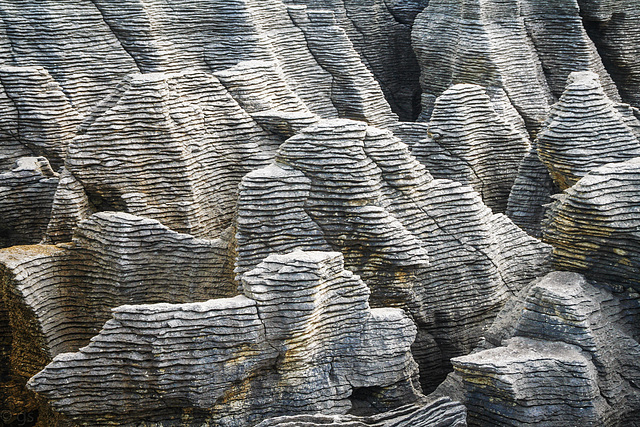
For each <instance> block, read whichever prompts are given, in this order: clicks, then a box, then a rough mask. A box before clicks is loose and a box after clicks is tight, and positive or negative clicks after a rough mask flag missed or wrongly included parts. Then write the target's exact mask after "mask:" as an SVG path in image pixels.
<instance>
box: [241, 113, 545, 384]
mask: <svg viewBox="0 0 640 427" xmlns="http://www.w3.org/2000/svg"><path fill="white" fill-rule="evenodd" d="M237 221H238V233H237V240H238V258H237V262H236V265H237V267H236V272H237V273H238V275H239V277H242V276H243V275H244V274H245V273H246V272H247V271H250V270H251V269H252V268H254V267H255V266H256V265H257V264H258V263H260V262H261V260H263V259H264V258H265V257H267V256H268V255H269V254H271V253H286V252H287V251H290V250H293V249H296V248H299V249H303V250H339V251H341V252H342V253H343V254H344V257H345V265H346V266H347V267H348V268H349V269H352V270H353V271H355V272H356V273H357V274H360V275H361V276H362V277H363V280H364V281H365V282H366V283H367V285H368V286H370V287H371V289H372V304H373V305H374V306H389V305H392V306H398V307H403V308H405V309H406V310H407V311H408V313H409V314H410V315H411V316H412V318H413V319H414V320H415V322H416V323H417V325H418V328H419V332H418V337H417V339H416V343H415V344H414V355H415V356H416V359H417V360H418V362H419V363H420V364H421V371H422V372H423V376H422V378H421V379H422V381H423V385H424V386H425V387H426V388H430V387H433V386H434V385H435V384H437V382H438V381H439V380H441V379H442V378H443V377H444V375H445V373H446V371H447V370H448V369H449V368H448V359H449V358H450V357H453V356H456V355H461V354H465V353H468V352H469V351H471V349H472V348H473V347H474V346H475V345H476V344H477V342H478V340H479V337H480V336H481V335H482V329H483V326H485V325H487V324H489V323H490V322H491V321H492V319H493V316H494V315H495V314H496V313H497V311H498V310H499V309H500V308H501V306H502V304H503V302H504V301H505V300H506V299H507V298H508V296H509V295H510V294H511V293H512V292H516V291H517V290H519V289H520V288H521V287H522V286H524V285H525V284H526V283H528V282H529V281H530V280H531V279H533V278H534V277H536V276H537V275H539V274H542V273H543V272H545V271H546V268H547V267H546V265H547V262H548V258H549V252H550V248H549V247H548V246H547V245H544V244H541V243H540V242H539V241H537V240H535V239H533V238H530V237H529V236H527V235H526V234H525V233H523V232H522V231H520V230H519V229H518V228H517V227H516V226H514V225H513V224H512V223H511V222H510V221H509V220H508V219H507V218H506V217H504V216H503V215H494V214H492V213H491V211H490V210H489V209H488V208H487V207H486V206H485V205H483V204H482V202H481V201H480V199H479V197H478V196H477V194H476V193H474V192H473V190H472V189H471V188H470V187H466V186H463V185H461V184H459V183H455V182H453V181H445V180H434V179H433V178H432V177H431V176H430V175H429V173H428V172H427V171H426V170H425V168H424V166H423V165H421V164H420V163H419V162H417V161H416V160H415V158H413V157H412V156H411V155H410V154H409V152H408V149H407V147H406V145H404V144H403V143H401V142H400V141H399V140H398V139H397V138H395V137H394V136H393V135H392V134H391V132H389V131H381V130H379V129H376V128H373V127H367V126H366V124H364V123H360V122H354V121H348V120H326V121H320V122H319V123H318V124H317V125H314V126H312V127H310V128H308V129H306V130H304V131H303V132H302V133H300V134H298V135H296V136H294V137H292V138H289V139H288V140H287V141H286V142H285V143H284V144H283V145H281V147H280V150H279V152H278V155H277V157H276V161H275V162H274V163H273V164H272V165H270V166H268V167H266V168H263V169H259V170H257V171H254V172H251V173H250V174H248V175H247V176H246V177H245V178H244V179H243V181H242V183H241V187H240V197H239V202H238V219H237Z"/></svg>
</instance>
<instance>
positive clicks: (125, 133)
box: [65, 71, 277, 238]
mask: <svg viewBox="0 0 640 427" xmlns="http://www.w3.org/2000/svg"><path fill="white" fill-rule="evenodd" d="M275 141H277V139H276V138H275V136H272V135H269V134H267V133H266V132H265V131H264V130H263V129H262V128H260V126H258V125H257V124H256V123H255V122H254V121H253V120H252V119H251V117H250V116H249V115H248V114H247V113H246V112H245V111H244V110H242V109H241V108H240V106H238V104H237V103H236V102H235V100H234V99H233V98H232V97H231V96H230V95H229V94H228V92H227V91H226V89H225V88H224V86H222V84H220V82H219V81H218V80H217V79H216V78H215V77H213V76H212V75H210V74H206V73H201V72H191V71H186V72H183V73H178V74H164V73H152V74H138V75H133V76H131V77H130V78H128V79H126V80H125V81H124V82H123V83H122V84H121V85H120V86H118V90H117V91H116V92H114V93H113V94H111V96H109V97H108V98H106V99H105V100H104V101H103V102H102V103H100V104H99V105H98V106H97V108H96V109H95V110H93V111H92V112H91V114H90V115H89V116H88V117H87V118H86V120H85V121H84V122H83V124H82V126H81V127H80V130H79V135H78V136H77V137H76V138H75V139H74V140H73V142H72V143H71V145H70V146H69V153H68V158H67V162H66V164H65V166H66V168H67V170H68V171H69V172H70V173H71V174H72V175H73V176H74V177H75V179H76V180H78V182H79V183H80V184H81V185H82V186H83V188H84V190H85V191H86V193H87V195H88V197H89V199H90V200H91V201H92V203H93V204H94V205H96V208H97V209H98V210H116V211H124V212H128V213H131V214H134V215H142V216H148V217H150V218H153V219H157V220H158V221H160V222H162V223H163V224H164V225H166V226H168V227H170V228H172V229H173V230H176V231H179V232H185V233H190V234H192V235H194V236H196V237H209V238H215V237H217V236H218V235H219V233H221V232H222V230H224V229H226V228H227V227H229V226H230V225H231V220H232V217H233V212H234V206H235V199H236V197H237V185H238V182H239V181H240V179H241V178H242V176H243V175H244V174H246V173H247V172H249V171H250V170H252V169H255V168H256V167H259V166H261V165H264V164H266V163H267V161H268V159H269V158H270V156H269V155H268V153H267V152H268V151H269V149H270V147H271V146H272V145H274V144H276V142H275Z"/></svg>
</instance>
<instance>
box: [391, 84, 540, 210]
mask: <svg viewBox="0 0 640 427" xmlns="http://www.w3.org/2000/svg"><path fill="white" fill-rule="evenodd" d="M414 126H419V124H413V123H412V124H402V125H399V126H397V127H395V128H393V130H394V132H395V131H396V129H398V132H397V135H398V136H401V135H402V134H404V135H407V134H411V133H412V132H411V131H410V130H409V129H410V128H411V127H414ZM403 129H404V130H405V132H403ZM404 135H403V136H404ZM418 135H419V134H418ZM419 138H420V139H419V140H418V141H412V142H413V143H412V144H411V154H413V155H414V156H415V157H416V159H418V160H419V161H420V163H422V164H424V165H425V166H426V167H427V170H429V172H431V174H432V175H433V176H434V177H436V178H442V179H450V180H453V181H458V182H461V183H464V184H467V185H471V186H472V187H473V189H474V190H476V191H477V192H478V194H480V196H481V197H482V201H483V202H484V203H485V204H486V205H487V206H488V207H490V208H491V209H492V210H493V211H494V212H504V211H505V209H506V207H507V200H508V198H509V193H510V191H511V187H512V185H513V182H514V180H515V178H516V176H517V174H518V167H519V165H520V163H521V161H522V159H523V158H524V156H525V154H526V153H527V151H528V149H529V147H530V145H531V144H530V141H529V139H528V136H527V134H526V132H524V131H523V130H521V129H519V128H518V127H517V126H513V124H512V123H511V122H509V121H508V120H507V119H506V118H504V117H503V116H502V114H501V112H500V111H496V109H495V108H494V105H493V104H492V103H491V100H490V98H489V96H488V95H487V94H486V93H485V89H484V88H482V87H481V86H477V85H468V84H459V85H454V86H452V87H451V88H449V89H447V90H446V91H445V92H444V93H443V94H442V95H440V96H439V97H438V99H437V100H436V103H435V106H434V110H433V114H432V115H431V119H430V121H429V125H428V128H427V129H426V132H425V133H424V134H423V135H419ZM401 139H404V138H402V137H401ZM408 139H413V138H411V136H409V138H408ZM407 143H410V142H409V141H407ZM434 145H435V146H436V147H434Z"/></svg>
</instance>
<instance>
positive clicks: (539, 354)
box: [453, 272, 640, 426]
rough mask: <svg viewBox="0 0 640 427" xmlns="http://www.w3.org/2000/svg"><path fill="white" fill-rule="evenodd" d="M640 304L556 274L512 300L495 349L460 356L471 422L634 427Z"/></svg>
mask: <svg viewBox="0 0 640 427" xmlns="http://www.w3.org/2000/svg"><path fill="white" fill-rule="evenodd" d="M639 315H640V304H639V303H638V300H637V298H635V297H634V295H633V294H629V293H627V292H614V293H612V292H611V290H610V289H607V288H602V287H599V286H593V285H591V284H588V283H587V282H586V281H585V279H584V277H582V276H580V275H579V274H576V273H563V272H554V273H551V274H549V275H548V276H546V277H545V278H544V279H542V280H540V281H537V282H534V283H533V284H532V285H531V286H530V287H529V288H528V289H526V290H525V291H523V293H522V294H521V295H520V296H519V297H518V298H516V299H514V300H513V301H511V302H510V303H509V304H508V305H507V306H506V307H505V310H504V311H503V312H501V314H500V315H499V316H498V319H497V320H496V322H495V323H494V325H493V326H492V329H491V331H489V332H488V334H487V347H493V346H496V347H494V348H490V349H487V350H483V351H480V352H477V353H473V354H470V355H468V356H464V357H460V358H457V359H454V360H453V364H454V368H455V370H456V373H457V374H458V375H459V376H460V377H461V380H462V386H463V388H464V394H465V399H466V406H467V408H468V411H469V423H470V425H513V426H515V425H536V426H537V425H544V426H574V425H586V426H600V425H629V423H632V422H634V421H637V413H638V410H639V409H640V393H639V392H638V389H637V386H636V384H637V381H638V380H639V379H640V362H639V361H640V358H639V356H640V345H639V344H638V338H639V336H640V335H639V334H638V329H637V326H636V325H637V321H638V316H639Z"/></svg>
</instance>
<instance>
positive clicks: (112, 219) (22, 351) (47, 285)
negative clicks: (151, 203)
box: [0, 213, 237, 413]
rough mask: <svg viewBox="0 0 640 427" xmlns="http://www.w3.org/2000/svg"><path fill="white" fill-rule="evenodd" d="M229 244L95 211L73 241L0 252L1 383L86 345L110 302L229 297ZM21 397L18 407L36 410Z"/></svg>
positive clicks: (20, 379)
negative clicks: (3, 371)
mask: <svg viewBox="0 0 640 427" xmlns="http://www.w3.org/2000/svg"><path fill="white" fill-rule="evenodd" d="M229 245H230V236H227V237H226V240H225V239H217V240H202V239H196V238H194V237H193V236H190V235H186V234H179V233H176V232H175V231H171V230H169V229H167V228H166V227H164V226H162V225H161V224H160V223H158V222H157V221H154V220H151V219H148V218H141V217H135V216H132V215H129V214H125V213H99V214H96V215H93V216H92V217H91V218H89V219H88V220H85V221H83V222H81V223H80V225H79V227H78V229H77V230H76V233H75V236H74V239H73V243H71V244H64V245H59V246H52V245H34V246H15V247H12V248H7V249H3V250H0V279H1V280H2V291H1V299H0V312H2V314H0V318H1V319H2V321H1V322H0V323H2V325H1V326H0V332H1V333H2V336H1V337H0V340H1V341H2V342H5V343H6V347H5V349H4V351H3V352H2V354H1V355H0V357H1V358H2V363H1V364H2V365H3V366H6V367H8V368H9V369H10V370H11V375H10V376H9V377H8V381H9V382H8V384H2V386H1V387H0V388H11V387H13V388H15V389H17V390H18V391H17V392H12V393H9V394H10V395H11V394H12V395H14V396H15V395H17V394H19V393H20V391H19V390H20V387H24V384H25V383H26V380H27V379H28V378H29V377H31V376H32V375H34V374H35V373H37V372H38V371H39V370H40V369H42V368H43V367H44V366H45V364H46V363H48V362H49V361H50V360H51V358H52V357H54V356H56V355H57V354H60V353H64V352H68V351H76V350H77V349H78V348H79V347H81V346H83V345H86V344H87V343H88V342H89V339H90V338H91V337H92V336H94V335H95V334H97V333H98V331H99V330H100V328H101V327H102V325H103V324H104V322H106V321H107V320H108V319H109V317H110V316H111V313H110V311H111V309H112V308H114V307H117V306H120V305H123V304H129V303H138V304H143V303H159V302H190V301H193V300H206V299H208V298H211V297H212V296H219V297H226V296H232V295H235V294H236V293H237V286H236V285H235V284H234V282H233V278H232V277H230V276H229V274H228V272H230V270H231V265H232V263H233V258H232V256H233V255H232V253H231V251H230V249H229ZM4 381H5V380H4V379H3V382H4ZM5 398H6V397H5ZM14 398H15V397H12V399H14ZM25 400H26V402H27V403H25V404H24V405H22V406H18V407H17V408H16V411H17V412H16V413H22V412H27V411H28V410H33V409H35V405H36V403H34V402H33V397H31V398H30V399H29V398H25ZM5 403H6V402H5ZM0 405H3V403H2V402H0Z"/></svg>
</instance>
